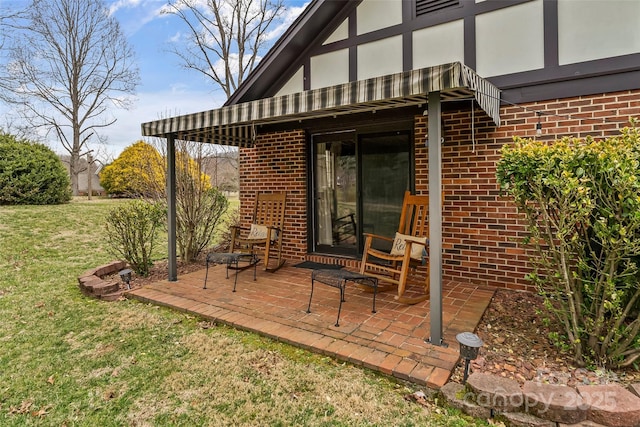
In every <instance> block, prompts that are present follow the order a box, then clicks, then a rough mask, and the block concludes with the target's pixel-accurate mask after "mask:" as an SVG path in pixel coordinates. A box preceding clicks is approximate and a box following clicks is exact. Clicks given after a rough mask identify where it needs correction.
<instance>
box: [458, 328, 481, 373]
mask: <svg viewBox="0 0 640 427" xmlns="http://www.w3.org/2000/svg"><path fill="white" fill-rule="evenodd" d="M456 340H458V342H459V343H460V357H462V358H464V378H463V379H462V384H466V382H467V378H468V377H469V362H471V361H472V360H474V359H475V358H477V357H478V351H479V350H480V347H482V344H484V343H483V342H482V340H481V339H480V337H479V336H477V335H476V334H474V333H472V332H462V333H460V334H458V335H456Z"/></svg>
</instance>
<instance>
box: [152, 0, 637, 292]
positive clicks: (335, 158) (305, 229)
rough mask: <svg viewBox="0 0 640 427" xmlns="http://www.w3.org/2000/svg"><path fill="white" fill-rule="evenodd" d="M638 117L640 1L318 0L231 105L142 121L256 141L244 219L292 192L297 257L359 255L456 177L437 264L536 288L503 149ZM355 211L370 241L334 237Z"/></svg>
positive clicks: (186, 135) (174, 133)
mask: <svg viewBox="0 0 640 427" xmlns="http://www.w3.org/2000/svg"><path fill="white" fill-rule="evenodd" d="M474 71H475V72H474ZM381 76H382V77H381ZM632 116H634V117H640V1H628V0H622V1H616V0H592V1H588V2H584V1H575V0H544V1H543V0H512V1H506V0H500V1H492V0H486V1H482V0H475V1H473V0H413V1H406V0H403V1H400V0H363V1H353V0H351V1H323V0H316V1H312V2H311V3H310V5H309V6H308V7H307V9H306V10H305V12H303V14H302V15H301V16H300V17H299V18H298V19H297V20H296V22H294V24H293V25H292V26H291V27H290V28H289V30H288V31H287V32H286V33H285V34H284V35H283V36H282V38H281V39H280V40H279V41H278V42H277V43H276V44H275V46H274V47H273V48H272V49H271V51H270V52H269V53H268V54H267V55H266V56H265V57H264V58H263V59H262V60H261V62H260V64H259V65H258V67H257V68H256V69H255V70H254V72H253V73H252V74H251V75H250V76H249V77H248V78H247V79H246V80H245V81H244V82H243V84H242V85H241V86H240V87H239V88H238V90H237V91H236V92H235V93H234V94H233V95H232V96H231V98H230V99H229V100H228V102H227V103H226V105H225V106H224V107H222V108H220V109H217V110H212V111H206V112H202V113H196V114H190V115H186V116H181V117H174V118H167V119H163V120H158V121H154V122H150V123H144V124H143V125H142V129H143V134H144V135H145V136H157V137H163V138H167V141H168V146H169V147H172V144H173V141H174V140H175V139H186V140H192V141H202V142H210V143H216V144H222V145H232V146H238V147H240V149H239V150H240V151H239V154H240V159H239V170H240V199H241V203H242V211H241V213H242V220H243V221H245V222H247V221H249V218H250V216H249V212H250V209H251V207H252V204H253V200H254V198H255V194H256V193H257V192H273V191H286V192H287V194H288V203H287V204H288V210H287V221H286V223H287V228H286V230H285V234H284V250H285V256H286V257H287V258H289V259H293V260H299V259H305V258H306V259H313V260H316V261H319V260H324V261H328V262H330V261H331V259H332V258H336V257H340V260H341V261H340V262H342V263H347V264H348V265H351V266H355V265H357V261H358V260H359V259H360V254H361V251H362V245H363V238H362V233H364V232H368V231H374V232H376V233H377V234H388V235H390V236H392V235H393V232H394V231H395V227H397V222H398V211H399V209H400V204H401V201H402V195H403V192H404V191H405V189H410V190H412V191H415V192H417V193H420V194H429V193H432V194H440V193H441V192H443V193H444V203H443V205H442V214H441V216H440V215H438V213H439V207H440V206H439V197H438V198H434V197H432V198H431V201H432V204H431V206H432V207H435V208H436V210H435V211H434V209H433V208H432V209H431V212H432V214H431V216H432V221H436V222H435V224H437V220H438V219H441V221H442V227H441V229H438V230H437V232H438V233H436V235H434V233H433V232H432V233H431V240H432V245H436V246H432V250H433V249H434V248H435V250H436V251H439V247H438V245H440V244H441V254H442V255H441V259H439V257H438V256H437V254H434V253H432V254H431V259H432V270H435V271H436V273H435V274H438V272H439V271H441V272H442V276H443V277H444V278H445V279H454V280H464V281H471V282H474V283H479V284H488V285H492V286H499V287H509V288H513V289H529V290H532V287H531V284H530V283H529V282H527V281H526V280H525V274H526V273H527V272H528V271H529V266H528V262H527V258H528V253H527V251H526V250H525V249H524V248H523V247H522V246H520V245H519V243H518V241H519V239H520V238H522V237H524V235H525V224H524V222H523V221H522V218H521V217H520V216H519V215H518V214H517V212H516V209H515V206H514V204H513V203H511V202H510V200H508V199H507V198H504V197H501V195H500V190H499V186H498V185H497V183H496V178H495V168H496V162H497V161H498V160H499V158H500V149H501V147H502V146H503V145H504V144H508V143H510V142H511V141H512V137H513V136H515V135H519V136H524V137H532V138H536V137H537V138H539V139H542V140H545V141H552V140H554V139H557V138H561V137H563V136H566V135H574V136H578V137H584V136H586V135H592V136H594V137H597V138H601V137H606V136H608V135H613V134H616V133H617V132H618V131H619V129H621V128H622V127H624V126H626V125H627V124H628V122H629V118H630V117H632ZM537 128H541V130H540V132H541V133H540V134H537V132H536V130H537ZM350 214H353V218H354V219H355V223H356V236H355V239H353V238H352V239H344V240H341V241H334V240H333V237H332V234H333V233H331V229H332V225H333V222H334V221H335V220H336V219H337V218H339V217H343V216H345V215H350ZM437 234H440V235H437ZM351 260H353V261H351ZM434 262H435V264H436V265H435V267H434V264H433V263H434ZM175 265H176V264H175V258H174V260H173V261H172V260H171V259H170V272H169V278H170V280H175V279H176V277H177V272H176V268H175ZM438 266H440V267H441V269H439V268H437V267H438ZM432 285H433V281H432Z"/></svg>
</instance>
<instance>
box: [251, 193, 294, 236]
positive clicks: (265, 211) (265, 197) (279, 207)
mask: <svg viewBox="0 0 640 427" xmlns="http://www.w3.org/2000/svg"><path fill="white" fill-rule="evenodd" d="M286 198H287V194H286V193H258V195H257V196H256V204H255V206H254V210H253V222H254V223H255V224H260V225H266V226H270V227H276V228H279V229H281V230H282V227H283V226H284V214H285V202H286Z"/></svg>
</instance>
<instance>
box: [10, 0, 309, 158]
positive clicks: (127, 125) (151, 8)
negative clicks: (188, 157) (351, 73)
mask: <svg viewBox="0 0 640 427" xmlns="http://www.w3.org/2000/svg"><path fill="white" fill-rule="evenodd" d="M308 2H309V0H285V4H286V7H287V11H286V12H285V16H284V21H283V25H281V29H280V32H279V34H281V33H282V31H284V30H285V29H286V27H288V25H290V23H291V22H293V20H294V19H295V18H296V17H297V16H298V15H299V14H300V13H301V12H302V10H303V9H304V7H305V6H306V5H307V4H308ZM28 3H29V1H27V0H0V5H1V6H3V7H6V6H9V7H13V6H15V7H23V6H24V5H26V4H28ZM105 3H106V4H107V6H108V7H110V10H111V13H112V15H113V16H114V17H115V18H116V19H117V20H118V21H119V22H120V25H121V28H122V30H123V31H124V33H125V36H126V37H127V39H128V40H129V42H130V44H131V46H132V47H133V49H134V50H135V52H136V57H137V63H138V67H139V69H140V86H138V88H137V92H136V102H135V104H134V107H133V108H132V109H130V110H113V111H112V114H113V115H114V117H115V118H116V119H117V122H116V123H115V124H113V125H111V126H110V127H108V128H105V129H104V130H103V132H102V133H103V135H104V136H106V137H107V142H106V144H105V145H104V146H101V147H100V148H98V147H96V146H95V145H96V144H95V143H94V144H93V145H91V146H90V148H93V149H94V150H95V151H96V152H99V153H100V154H101V155H100V157H103V158H105V160H107V159H109V158H115V157H117V156H118V155H119V154H120V153H121V152H122V150H123V149H124V148H125V147H127V146H129V145H131V144H133V143H134V142H136V141H137V140H139V139H141V138H142V136H141V131H140V124H141V123H143V122H148V121H153V120H157V119H159V118H162V117H167V116H174V115H178V114H188V113H193V112H197V111H203V110H209V109H213V108H217V107H220V106H221V105H222V104H223V103H224V101H225V99H226V97H225V95H224V92H223V91H222V90H221V89H219V88H217V87H216V86H215V85H214V84H213V82H212V81H207V80H205V77H204V76H203V75H201V74H200V73H198V72H195V71H190V70H185V69H183V68H181V66H180V63H179V59H178V58H177V57H176V56H175V55H174V54H172V53H170V52H168V48H169V41H170V40H173V39H176V38H179V35H180V33H181V32H184V31H185V27H184V24H183V23H182V21H181V20H180V19H179V18H177V17H175V16H172V15H167V14H161V13H160V11H161V9H162V7H163V6H164V5H165V4H166V0H105ZM275 40H277V38H276V39H274V40H273V41H275ZM48 144H49V145H50V146H51V147H52V148H53V149H54V150H55V151H56V152H59V153H62V152H63V150H62V149H61V148H60V147H57V146H56V144H55V143H54V142H48Z"/></svg>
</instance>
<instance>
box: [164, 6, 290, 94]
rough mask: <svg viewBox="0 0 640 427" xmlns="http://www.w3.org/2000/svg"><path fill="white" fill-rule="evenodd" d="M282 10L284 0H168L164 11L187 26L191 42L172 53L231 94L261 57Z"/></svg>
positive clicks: (182, 44)
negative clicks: (271, 28) (271, 29)
mask: <svg viewBox="0 0 640 427" xmlns="http://www.w3.org/2000/svg"><path fill="white" fill-rule="evenodd" d="M283 11H284V3H283V0H206V1H202V0H170V1H169V3H168V4H167V7H166V8H165V13H169V14H173V15H176V16H178V17H179V18H180V19H182V21H184V23H185V24H186V25H187V28H188V35H187V43H186V44H185V43H180V45H176V46H174V47H173V48H172V49H171V51H172V52H173V53H174V54H176V55H177V56H178V57H179V58H180V60H181V62H182V65H183V66H184V67H185V68H187V69H192V70H195V71H198V72H200V73H202V74H204V75H205V76H207V77H208V78H210V79H212V80H213V81H214V82H215V84H217V85H218V86H220V88H222V90H224V92H225V94H226V96H227V98H228V97H230V96H231V94H232V93H233V92H234V91H235V90H236V88H237V87H238V86H239V85H240V84H241V83H242V81H243V79H244V78H245V76H246V75H247V74H249V73H250V72H251V70H253V68H254V66H255V65H256V64H257V61H259V59H260V57H259V55H260V52H261V50H262V49H263V48H264V47H265V44H266V43H267V42H268V41H269V37H268V36H269V33H268V30H269V29H270V27H271V24H272V23H273V22H274V20H276V19H277V18H278V17H279V16H280V15H281V13H282V12H283Z"/></svg>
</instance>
